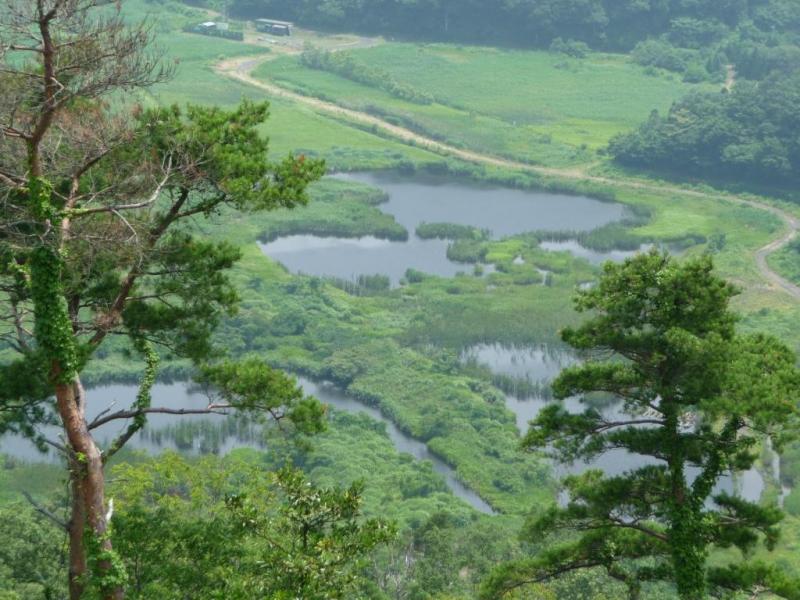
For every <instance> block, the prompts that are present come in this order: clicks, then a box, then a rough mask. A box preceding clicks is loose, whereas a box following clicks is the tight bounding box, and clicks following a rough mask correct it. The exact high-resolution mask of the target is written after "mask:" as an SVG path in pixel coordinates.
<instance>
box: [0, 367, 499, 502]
mask: <svg viewBox="0 0 800 600" xmlns="http://www.w3.org/2000/svg"><path fill="white" fill-rule="evenodd" d="M298 381H299V383H300V385H301V386H302V388H303V390H304V391H305V393H306V394H308V395H311V396H315V397H316V398H318V399H319V400H320V401H321V402H323V403H325V404H328V405H330V406H332V407H333V408H335V409H337V410H342V411H347V412H352V413H358V412H363V413H366V414H367V415H369V416H370V417H372V418H373V419H375V420H376V421H380V422H381V423H383V424H384V425H385V427H386V433H387V435H388V436H389V439H390V440H391V441H392V443H393V444H394V446H395V448H397V450H398V451H399V452H404V453H407V454H410V455H412V456H413V457H414V458H416V459H418V460H428V461H430V462H431V463H432V465H433V468H434V470H435V471H436V472H438V473H439V474H441V475H442V477H443V478H444V480H445V482H446V483H447V485H448V487H449V488H450V490H451V491H452V492H453V494H454V495H455V496H457V497H458V498H461V499H462V500H464V501H465V502H467V503H468V504H469V505H470V506H472V507H473V508H474V509H475V510H477V511H479V512H482V513H484V514H493V512H494V511H493V510H492V508H491V506H489V504H487V503H486V502H485V501H484V500H483V499H481V497H480V496H478V494H476V493H475V492H473V491H472V490H471V489H469V488H468V487H466V486H465V485H464V484H463V483H462V482H461V481H460V480H459V479H458V477H457V476H456V473H455V471H454V470H453V468H452V467H450V466H449V465H448V464H446V463H445V462H444V461H443V460H441V459H440V458H439V457H437V456H436V455H434V454H432V453H431V451H430V450H429V449H428V447H427V446H426V445H425V443H423V442H421V441H419V440H416V439H414V438H412V437H411V436H409V435H407V434H405V433H403V432H402V431H400V429H398V428H397V426H396V425H395V424H394V423H392V422H391V421H390V420H389V419H387V418H386V417H384V416H383V414H381V412H380V411H379V410H377V409H375V408H372V407H370V406H366V405H364V404H362V403H360V402H357V401H356V400H354V399H353V398H351V397H349V396H347V395H346V394H345V393H343V392H342V391H340V390H339V389H337V388H336V387H334V386H333V385H330V384H326V383H315V382H313V381H310V380H308V379H305V378H302V377H301V378H298ZM137 391H138V388H137V387H136V386H135V385H104V386H98V387H95V388H91V389H89V390H87V394H88V397H89V402H88V403H87V405H88V407H89V410H88V411H87V417H88V420H89V421H91V420H92V419H94V418H95V417H96V416H97V415H98V414H99V413H100V412H101V411H102V410H105V409H107V408H109V407H111V409H112V410H123V409H126V408H129V407H130V406H131V405H132V403H133V401H134V399H135V398H136V393H137ZM152 394H153V404H152V405H153V406H159V407H165V408H170V409H202V408H205V407H206V406H208V402H209V400H208V397H207V396H206V395H205V394H204V393H203V392H202V391H201V390H200V389H198V388H196V387H194V386H191V385H189V384H187V383H170V384H163V383H160V384H156V385H155V386H153V391H152ZM125 427H126V423H125V422H123V421H117V422H116V423H115V424H107V425H104V426H102V427H100V428H98V429H97V433H98V435H97V439H98V441H100V442H101V443H102V446H103V447H107V446H108V445H109V443H110V442H111V441H112V440H113V439H114V438H115V437H116V436H117V435H119V433H121V432H122V431H124V429H125ZM43 433H44V434H45V435H47V436H48V437H50V438H51V439H55V440H57V439H59V437H60V436H59V433H60V430H59V429H58V428H55V427H52V428H48V429H46V430H44V431H43ZM242 446H248V447H264V445H263V437H262V436H261V435H260V429H259V428H257V427H252V426H249V425H248V424H246V423H242V420H238V419H234V418H233V417H225V416H219V415H216V416H211V415H182V416H176V415H163V414H153V415H150V417H149V418H148V422H147V426H146V427H145V429H144V430H143V431H141V432H140V433H138V434H137V435H136V436H134V437H133V438H132V439H131V440H130V442H128V444H127V446H126V447H127V448H132V449H139V450H146V451H148V452H151V453H156V452H159V451H162V450H165V449H174V450H180V451H182V452H189V453H204V452H213V453H216V454H225V453H227V452H229V451H230V450H232V449H234V448H237V447H242ZM0 454H6V455H9V456H12V457H15V458H19V459H23V460H28V461H43V460H44V461H50V462H52V461H57V460H58V456H57V455H55V454H54V453H52V452H51V453H48V454H42V453H41V452H39V451H38V450H37V449H36V447H35V446H34V445H33V444H32V443H31V442H29V441H28V440H26V439H23V438H20V437H17V436H4V437H2V438H0Z"/></svg>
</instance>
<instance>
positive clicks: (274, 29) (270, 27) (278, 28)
mask: <svg viewBox="0 0 800 600" xmlns="http://www.w3.org/2000/svg"><path fill="white" fill-rule="evenodd" d="M292 27H294V25H293V24H292V23H290V22H288V21H276V20H275V19H256V31H260V32H262V33H269V34H272V35H282V36H288V35H292Z"/></svg>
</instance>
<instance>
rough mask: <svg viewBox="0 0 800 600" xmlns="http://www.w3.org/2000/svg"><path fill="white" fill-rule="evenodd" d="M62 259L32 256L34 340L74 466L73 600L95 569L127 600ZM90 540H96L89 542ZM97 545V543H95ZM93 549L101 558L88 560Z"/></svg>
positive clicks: (43, 202)
mask: <svg viewBox="0 0 800 600" xmlns="http://www.w3.org/2000/svg"><path fill="white" fill-rule="evenodd" d="M37 181H39V185H36V186H31V187H32V189H31V192H30V198H29V199H30V202H31V203H32V204H34V209H35V210H36V211H39V212H41V213H43V214H44V215H46V214H47V213H48V212H49V211H50V206H51V199H50V197H49V195H48V193H47V192H46V190H48V189H49V186H48V185H46V183H45V182H43V180H41V178H39V179H38V180H37ZM62 266H63V265H62V258H61V254H60V252H59V250H57V249H54V248H51V247H49V246H48V245H47V244H46V243H43V244H42V245H41V246H39V247H38V248H36V249H35V250H34V251H33V252H32V257H31V270H30V277H31V292H32V294H31V295H32V299H33V309H34V338H35V340H36V344H37V346H38V347H39V348H40V349H41V350H42V352H43V353H44V356H45V357H46V359H47V360H48V362H49V365H50V380H51V381H52V383H53V386H54V389H53V391H54V395H55V397H56V408H57V410H58V414H59V416H60V417H61V422H62V424H63V427H64V433H65V435H66V438H67V442H68V448H67V453H68V461H69V463H70V465H71V469H70V480H71V489H72V493H73V510H72V516H73V519H72V520H71V522H70V523H69V541H70V549H69V556H70V565H69V589H70V598H71V600H78V599H79V598H81V596H82V595H83V593H84V588H85V582H86V580H87V575H88V571H87V566H88V565H93V566H94V567H95V570H96V573H93V574H92V575H93V578H94V579H95V580H96V582H97V584H98V586H99V588H100V590H101V592H102V596H103V598H104V599H108V600H112V599H118V598H122V597H123V592H122V587H121V580H122V578H121V575H120V574H119V573H117V572H115V568H114V555H113V551H112V547H111V540H110V537H109V536H108V535H107V533H108V523H107V519H106V510H107V509H106V502H105V491H104V481H105V480H104V476H103V456H102V453H101V452H100V449H99V448H98V447H97V444H96V443H95V441H94V439H93V438H92V435H91V433H90V431H89V426H88V424H87V421H86V394H85V392H84V389H83V386H82V385H81V382H80V378H79V376H78V369H79V357H78V355H79V352H78V348H77V343H76V340H75V337H74V331H73V325H72V321H71V319H70V315H69V311H68V308H67V301H66V299H65V297H64V290H63V284H62ZM87 535H89V536H91V537H92V540H87V539H85V538H86V536H87ZM90 542H91V543H90ZM89 549H92V550H93V551H94V552H95V554H96V555H95V556H92V557H90V556H87V552H88V550H89Z"/></svg>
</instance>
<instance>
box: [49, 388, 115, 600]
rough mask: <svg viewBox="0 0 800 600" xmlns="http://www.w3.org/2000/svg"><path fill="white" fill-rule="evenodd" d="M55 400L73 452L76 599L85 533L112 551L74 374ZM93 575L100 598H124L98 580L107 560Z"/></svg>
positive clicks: (82, 580)
mask: <svg viewBox="0 0 800 600" xmlns="http://www.w3.org/2000/svg"><path fill="white" fill-rule="evenodd" d="M56 401H57V405H58V412H59V414H60V415H61V420H62V422H63V424H64V430H65V431H66V434H67V439H68V441H69V446H70V449H71V451H72V455H73V456H72V459H71V462H72V463H73V468H72V469H71V475H70V477H71V480H72V490H73V496H72V503H73V506H72V521H71V522H70V532H69V542H70V550H69V556H70V600H78V599H79V598H81V596H82V594H83V591H84V589H85V587H86V583H87V576H88V575H89V573H88V570H87V564H88V557H87V540H86V539H84V536H85V534H86V533H87V532H88V533H90V534H91V535H92V536H93V537H94V538H95V541H96V544H97V547H98V550H99V551H101V552H110V551H111V550H112V547H111V540H110V539H109V537H108V536H107V529H108V523H107V522H106V504H105V476H104V473H103V457H102V455H101V453H100V450H99V449H98V447H97V444H95V442H94V439H92V436H91V433H90V432H89V427H88V425H87V423H86V417H85V414H86V413H85V401H86V398H85V393H84V390H83V386H82V385H81V382H80V380H79V379H78V378H77V377H76V378H75V380H74V381H73V382H72V383H70V384H59V385H57V386H56ZM95 575H97V576H98V577H99V578H100V579H101V581H100V587H101V593H102V597H103V599H104V600H119V599H121V598H123V597H124V593H123V590H122V588H121V586H120V585H119V583H111V584H108V583H107V584H104V582H103V581H102V578H103V577H104V576H105V575H109V576H113V575H114V572H113V565H112V562H111V561H110V560H108V559H103V560H98V561H97V572H96V573H95Z"/></svg>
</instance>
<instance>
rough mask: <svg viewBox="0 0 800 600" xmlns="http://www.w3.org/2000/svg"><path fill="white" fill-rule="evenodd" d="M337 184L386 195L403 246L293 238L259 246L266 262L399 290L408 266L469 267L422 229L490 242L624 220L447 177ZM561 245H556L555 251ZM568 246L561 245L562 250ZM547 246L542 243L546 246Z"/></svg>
mask: <svg viewBox="0 0 800 600" xmlns="http://www.w3.org/2000/svg"><path fill="white" fill-rule="evenodd" d="M336 177H337V178H339V179H344V180H347V181H355V182H359V183H365V184H368V185H372V186H375V187H379V188H381V189H382V190H384V191H385V192H387V194H388V196H389V199H388V201H387V202H386V203H384V204H382V205H381V209H382V210H383V211H384V212H385V213H387V214H390V215H392V216H393V217H394V218H395V220H396V221H397V222H398V223H400V224H401V225H403V227H405V228H406V229H407V230H408V232H409V239H408V241H405V242H394V241H390V240H383V239H378V238H376V237H372V236H366V237H361V238H339V237H318V236H313V235H291V236H286V237H282V238H278V239H276V240H274V241H272V242H269V243H266V244H261V248H262V250H263V251H264V253H265V254H267V255H268V256H269V257H271V258H273V259H275V260H277V261H279V262H280V263H282V264H283V265H284V266H286V267H287V268H288V269H289V270H290V271H292V272H293V273H305V274H307V275H317V276H329V277H337V278H340V279H347V280H355V279H356V278H357V277H358V276H359V275H374V274H376V273H380V274H383V275H388V276H389V278H390V280H391V282H392V285H394V286H396V285H398V283H399V282H400V279H401V278H402V277H403V276H404V275H405V272H406V270H407V269H409V268H412V269H416V270H418V271H422V272H425V273H429V274H433V275H439V276H442V277H453V276H455V275H456V274H457V273H459V272H469V271H471V270H472V266H471V265H467V264H464V263H458V262H454V261H451V260H449V259H448V258H447V247H448V245H449V244H450V242H449V241H447V240H438V239H434V240H424V239H421V238H419V237H418V236H417V235H416V234H415V231H416V228H417V226H419V225H420V224H421V223H455V224H458V225H468V226H471V227H476V228H480V229H488V230H489V231H490V232H491V235H492V238H493V239H499V238H502V237H506V236H510V235H517V234H521V233H526V232H531V231H561V230H570V231H590V230H592V229H595V228H597V227H601V226H602V225H606V224H608V223H611V222H614V221H619V220H620V219H622V218H623V217H624V216H625V211H626V209H625V207H624V206H623V205H621V204H616V203H611V202H601V201H599V200H596V199H593V198H587V197H585V196H567V195H564V194H553V193H549V192H537V191H526V190H516V189H510V188H503V187H497V186H491V185H485V184H479V183H471V182H464V181H459V180H454V179H453V178H452V177H443V176H422V175H414V176H412V177H409V176H404V175H399V174H397V173H350V174H340V175H337V176H336ZM548 244H556V246H554V247H553V249H556V250H567V251H570V252H574V253H575V254H580V253H586V252H588V253H589V255H590V256H592V257H594V258H595V259H596V260H602V257H603V256H605V257H606V258H608V259H614V258H618V257H619V256H629V255H631V254H632V253H631V252H627V253H624V252H611V253H597V252H593V251H590V250H587V249H585V248H583V247H582V246H580V245H579V244H577V242H571V243H570V242H552V243H551V242H548ZM559 244H561V245H559ZM564 244H566V245H564ZM543 246H544V244H543Z"/></svg>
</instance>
